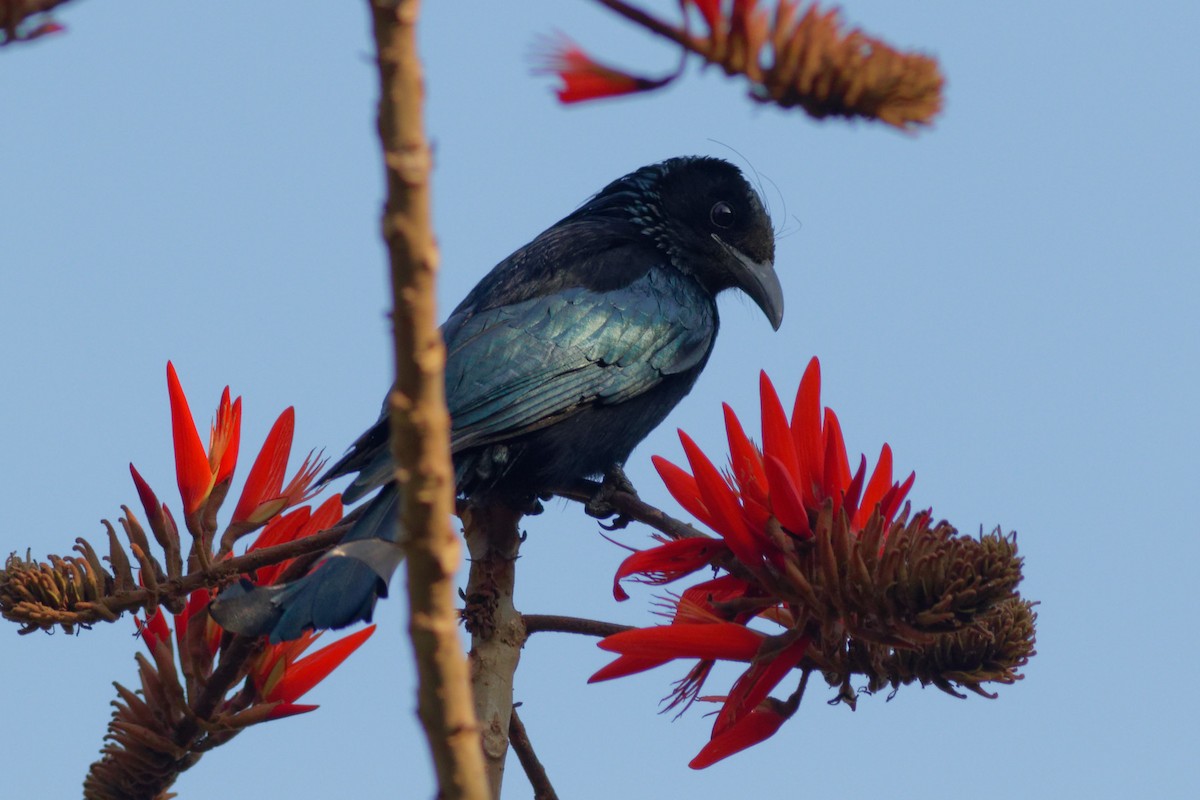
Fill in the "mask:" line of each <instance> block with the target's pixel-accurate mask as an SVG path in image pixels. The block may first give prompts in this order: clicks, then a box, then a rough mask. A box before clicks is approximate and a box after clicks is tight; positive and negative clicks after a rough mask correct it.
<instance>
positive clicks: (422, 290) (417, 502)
mask: <svg viewBox="0 0 1200 800" xmlns="http://www.w3.org/2000/svg"><path fill="white" fill-rule="evenodd" d="M371 11H372V19H373V23H374V29H375V43H376V48H377V50H378V64H379V77H380V98H379V137H380V140H381V142H382V144H383V161H384V168H385V171H386V176H387V204H386V207H385V209H384V213H383V220H382V222H383V237H384V240H385V241H386V243H387V247H388V253H389V256H390V260H391V273H392V297H393V307H394V311H393V316H392V322H393V326H394V330H393V332H394V336H395V346H396V384H395V387H394V389H393V391H392V394H391V396H390V398H389V402H390V410H391V436H392V439H391V446H392V456H393V460H394V462H395V464H396V480H397V481H398V482H399V483H400V485H401V487H402V492H403V497H404V502H403V503H401V509H400V514H401V524H403V526H404V528H405V530H406V531H407V537H408V542H407V555H408V597H409V634H410V635H411V637H412V641H413V649H414V651H415V654H416V660H417V671H418V675H419V684H420V685H419V690H418V714H419V716H420V718H421V723H422V725H423V726H424V728H425V735H426V737H427V738H428V739H429V746H430V750H431V751H432V755H433V760H434V764H435V767H436V769H437V776H438V785H439V787H440V789H439V794H438V796H439V797H441V798H474V799H477V800H483V798H486V797H488V796H489V795H488V790H487V785H486V783H485V779H484V771H483V761H482V758H481V756H482V751H481V750H480V747H479V727H478V723H477V722H476V718H475V713H474V709H473V707H472V702H471V692H470V686H469V683H468V668H467V660H466V659H465V658H464V656H463V654H462V650H461V648H460V646H459V642H458V613H457V608H456V602H455V593H454V574H455V569H456V567H457V566H458V563H459V558H460V544H459V541H458V537H457V535H456V533H455V531H454V529H453V528H452V527H451V519H450V517H451V513H452V512H453V510H454V470H453V467H452V465H451V461H450V416H449V414H448V413H447V411H446V398H445V384H444V380H445V379H444V376H443V372H444V367H445V360H446V353H445V347H444V345H443V343H442V338H441V334H440V333H439V332H438V328H437V318H436V313H437V312H436V308H435V303H434V278H435V274H436V272H437V246H436V244H435V242H434V238H433V230H432V222H431V219H430V201H429V179H430V167H431V161H432V156H431V154H430V149H429V144H428V142H427V141H426V140H425V134H424V121H423V118H422V102H423V99H424V86H423V79H422V74H421V62H420V59H419V57H418V55H417V42H416V22H417V17H418V14H419V11H420V3H419V0H371Z"/></svg>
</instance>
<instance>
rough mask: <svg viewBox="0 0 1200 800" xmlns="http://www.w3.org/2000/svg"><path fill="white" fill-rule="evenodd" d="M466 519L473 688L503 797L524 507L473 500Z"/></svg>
mask: <svg viewBox="0 0 1200 800" xmlns="http://www.w3.org/2000/svg"><path fill="white" fill-rule="evenodd" d="M462 519H463V525H464V533H465V534H466V539H467V548H468V549H469V550H470V552H471V576H470V578H469V579H468V581H467V608H466V612H465V617H466V624H467V629H468V630H469V631H470V632H471V675H472V679H471V687H472V690H473V691H474V694H475V713H476V714H477V715H478V718H479V722H480V725H481V729H482V734H483V756H484V760H485V762H486V767H487V777H488V783H489V784H490V785H491V789H492V796H493V797H497V798H498V797H500V786H501V784H502V783H503V781H504V762H505V759H506V757H507V756H508V735H509V724H510V723H509V718H510V717H511V715H512V705H513V674H514V673H515V672H516V671H517V662H518V661H519V660H520V658H521V647H522V646H523V645H524V644H525V620H524V618H523V617H522V616H521V615H520V614H518V613H517V610H516V608H515V607H514V605H513V587H514V585H515V583H516V563H517V552H518V550H519V549H520V547H521V533H520V530H519V528H518V524H519V523H520V521H521V512H520V511H517V510H515V509H513V508H510V507H508V506H507V505H505V504H504V503H503V502H501V501H499V500H498V499H495V498H488V499H486V500H484V501H483V502H478V503H475V502H473V503H471V504H470V505H468V506H467V508H466V510H465V511H464V512H463V515H462Z"/></svg>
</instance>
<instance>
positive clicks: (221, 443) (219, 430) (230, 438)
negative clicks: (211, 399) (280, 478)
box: [208, 386, 242, 485]
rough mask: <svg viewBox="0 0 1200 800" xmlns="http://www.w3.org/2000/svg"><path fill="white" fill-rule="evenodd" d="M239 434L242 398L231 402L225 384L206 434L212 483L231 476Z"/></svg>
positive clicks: (234, 464) (235, 462)
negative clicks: (210, 426) (214, 415)
mask: <svg viewBox="0 0 1200 800" xmlns="http://www.w3.org/2000/svg"><path fill="white" fill-rule="evenodd" d="M241 435H242V398H240V397H239V398H238V399H236V400H234V401H233V403H232V404H231V403H230V402H229V387H228V386H226V387H225V391H224V392H222V393H221V403H220V405H219V406H217V418H216V421H214V422H213V425H212V428H211V430H210V431H209V434H208V466H209V468H210V469H211V470H212V473H213V483H214V485H215V484H218V483H221V482H223V481H226V480H228V479H229V478H231V477H233V470H234V467H236V466H237V457H238V442H239V440H240V439H241Z"/></svg>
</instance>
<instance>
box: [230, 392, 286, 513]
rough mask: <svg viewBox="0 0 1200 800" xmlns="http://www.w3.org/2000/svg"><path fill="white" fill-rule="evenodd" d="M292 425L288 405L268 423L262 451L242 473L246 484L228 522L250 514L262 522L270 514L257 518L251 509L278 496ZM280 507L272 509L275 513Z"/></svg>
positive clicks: (281, 484)
mask: <svg viewBox="0 0 1200 800" xmlns="http://www.w3.org/2000/svg"><path fill="white" fill-rule="evenodd" d="M295 427H296V411H295V409H294V408H292V407H291V406H288V407H287V408H285V409H284V410H283V413H282V414H280V415H279V419H277V420H275V424H274V425H272V426H271V432H270V433H268V434H267V440H266V441H265V442H263V446H262V450H260V451H259V452H258V457H257V458H255V459H254V466H252V467H251V468H250V474H249V475H247V476H246V486H245V488H243V489H242V496H241V498H239V499H238V504H237V508H235V509H234V510H233V519H232V522H235V523H236V522H245V521H246V520H249V519H250V518H251V517H252V516H253V517H255V519H254V520H253V521H255V522H265V521H266V520H267V519H269V518H270V517H272V516H274V514H269V515H267V516H266V517H260V516H259V515H258V514H256V513H255V512H256V511H258V507H259V506H260V505H262V504H263V503H265V502H267V501H269V500H274V499H277V498H278V497H279V492H280V489H282V488H283V476H284V473H285V472H286V471H287V462H288V457H289V456H290V455H291V454H292V433H293V431H294V430H295ZM280 510H282V509H276V511H275V513H278V512H279V511H280Z"/></svg>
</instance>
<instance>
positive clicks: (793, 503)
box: [766, 456, 812, 538]
mask: <svg viewBox="0 0 1200 800" xmlns="http://www.w3.org/2000/svg"><path fill="white" fill-rule="evenodd" d="M766 468H767V479H768V480H769V481H770V483H771V513H773V514H774V515H775V519H777V520H779V524H780V525H782V526H783V527H784V529H785V530H787V531H788V532H789V533H792V534H795V535H796V536H803V537H804V538H809V537H811V536H812V529H811V528H809V526H808V512H807V511H805V509H804V501H803V499H802V498H801V496H800V490H799V489H798V488H797V487H796V484H795V483H794V482H793V481H792V476H791V475H789V474H788V472H787V468H786V467H784V465H783V462H781V461H780V460H779V459H778V458H776V457H775V456H767V458H766Z"/></svg>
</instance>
